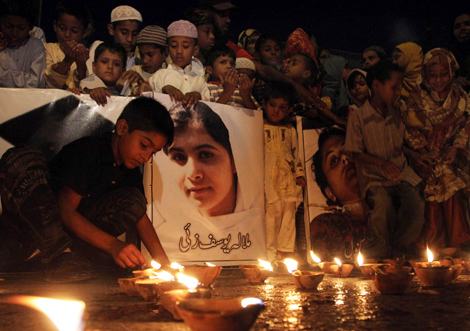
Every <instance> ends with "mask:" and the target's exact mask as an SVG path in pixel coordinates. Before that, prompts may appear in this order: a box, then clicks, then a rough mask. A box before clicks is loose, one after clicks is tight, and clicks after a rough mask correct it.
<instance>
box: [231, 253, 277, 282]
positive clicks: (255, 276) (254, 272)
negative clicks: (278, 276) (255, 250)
mask: <svg viewBox="0 0 470 331" xmlns="http://www.w3.org/2000/svg"><path fill="white" fill-rule="evenodd" d="M258 262H259V264H240V265H239V267H240V270H241V271H242V272H243V274H244V275H245V277H246V279H248V282H250V283H252V284H259V283H264V281H265V280H266V279H267V278H268V277H269V276H271V274H272V272H273V267H272V266H271V263H269V262H268V261H264V260H261V259H258Z"/></svg>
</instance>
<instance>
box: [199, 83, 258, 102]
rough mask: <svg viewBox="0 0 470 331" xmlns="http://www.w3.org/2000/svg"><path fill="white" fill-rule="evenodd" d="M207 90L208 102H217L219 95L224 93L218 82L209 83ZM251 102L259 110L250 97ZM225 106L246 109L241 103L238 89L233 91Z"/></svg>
mask: <svg viewBox="0 0 470 331" xmlns="http://www.w3.org/2000/svg"><path fill="white" fill-rule="evenodd" d="M207 88H208V89H209V92H210V100H209V101H210V102H217V100H219V98H220V95H221V94H222V92H223V91H224V87H223V86H222V84H220V83H219V82H215V81H211V82H209V83H207ZM251 100H253V102H254V103H255V105H256V107H257V108H259V105H258V103H257V102H256V100H255V98H253V96H251ZM227 105H229V106H234V107H242V108H246V107H245V103H244V102H243V98H242V96H241V94H240V90H239V89H238V87H237V88H236V89H235V91H234V92H233V94H232V95H231V96H230V99H228V101H227Z"/></svg>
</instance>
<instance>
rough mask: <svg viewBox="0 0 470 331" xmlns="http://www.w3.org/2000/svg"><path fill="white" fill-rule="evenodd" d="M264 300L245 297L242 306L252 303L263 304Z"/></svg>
mask: <svg viewBox="0 0 470 331" xmlns="http://www.w3.org/2000/svg"><path fill="white" fill-rule="evenodd" d="M262 304H263V300H261V299H258V298H245V299H243V300H242V307H243V308H246V307H248V306H251V305H262Z"/></svg>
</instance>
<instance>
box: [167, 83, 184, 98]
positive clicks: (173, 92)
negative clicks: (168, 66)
mask: <svg viewBox="0 0 470 331" xmlns="http://www.w3.org/2000/svg"><path fill="white" fill-rule="evenodd" d="M162 92H163V93H166V94H168V95H169V96H170V99H171V101H173V102H178V101H183V98H184V94H183V92H181V91H180V90H178V89H177V88H176V87H174V86H171V85H165V86H163V88H162Z"/></svg>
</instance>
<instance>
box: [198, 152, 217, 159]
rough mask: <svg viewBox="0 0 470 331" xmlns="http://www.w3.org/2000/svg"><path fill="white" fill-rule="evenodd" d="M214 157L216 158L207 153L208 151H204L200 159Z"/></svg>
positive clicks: (200, 154)
mask: <svg viewBox="0 0 470 331" xmlns="http://www.w3.org/2000/svg"><path fill="white" fill-rule="evenodd" d="M212 156H214V154H212V153H211V152H207V151H202V152H200V153H199V157H200V158H201V159H208V158H210V157H212Z"/></svg>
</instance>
